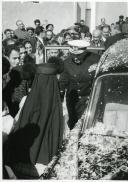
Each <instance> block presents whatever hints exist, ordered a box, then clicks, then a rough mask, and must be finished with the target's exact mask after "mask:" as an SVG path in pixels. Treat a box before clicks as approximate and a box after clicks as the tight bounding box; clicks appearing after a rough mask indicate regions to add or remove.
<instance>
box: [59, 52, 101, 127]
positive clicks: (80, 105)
mask: <svg viewBox="0 0 128 182" xmlns="http://www.w3.org/2000/svg"><path fill="white" fill-rule="evenodd" d="M99 58H100V57H99V55H97V54H94V53H90V52H88V53H87V54H85V55H84V58H83V60H82V63H81V64H80V65H76V64H75V63H74V62H73V61H72V59H73V57H72V55H70V56H69V58H68V59H67V60H65V61H64V72H63V73H62V74H61V75H60V95H61V98H62V100H63V97H64V93H65V90H66V89H67V93H66V100H67V109H68V113H69V122H68V124H69V127H70V129H72V128H73V127H74V124H75V123H76V122H77V121H78V119H79V118H80V117H81V115H82V114H83V112H84V110H85V108H86V101H87V98H88V96H89V95H90V91H91V87H92V81H93V78H94V73H95V71H92V72H89V68H90V66H91V65H94V64H95V65H96V63H98V61H99Z"/></svg>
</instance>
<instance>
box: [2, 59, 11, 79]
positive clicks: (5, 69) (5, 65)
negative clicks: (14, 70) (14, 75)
mask: <svg viewBox="0 0 128 182" xmlns="http://www.w3.org/2000/svg"><path fill="white" fill-rule="evenodd" d="M9 69H10V63H9V60H8V58H7V57H5V56H3V57H2V75H4V74H6V73H8V72H9Z"/></svg>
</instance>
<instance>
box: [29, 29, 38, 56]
mask: <svg viewBox="0 0 128 182" xmlns="http://www.w3.org/2000/svg"><path fill="white" fill-rule="evenodd" d="M26 30H27V32H28V40H29V41H30V42H31V44H32V52H33V53H35V52H36V42H37V39H36V37H35V34H34V28H33V27H27V28H26Z"/></svg>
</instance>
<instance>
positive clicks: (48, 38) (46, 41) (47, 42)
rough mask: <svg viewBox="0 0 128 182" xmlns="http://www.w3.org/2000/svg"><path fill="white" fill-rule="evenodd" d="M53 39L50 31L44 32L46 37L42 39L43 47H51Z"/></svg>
mask: <svg viewBox="0 0 128 182" xmlns="http://www.w3.org/2000/svg"><path fill="white" fill-rule="evenodd" d="M53 39H54V35H53V32H52V31H51V30H47V31H46V37H45V39H44V44H45V45H51V42H52V40H53Z"/></svg>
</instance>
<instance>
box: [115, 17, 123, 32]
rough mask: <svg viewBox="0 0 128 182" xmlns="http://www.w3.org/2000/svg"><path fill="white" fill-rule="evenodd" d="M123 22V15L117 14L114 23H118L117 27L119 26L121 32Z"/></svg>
mask: <svg viewBox="0 0 128 182" xmlns="http://www.w3.org/2000/svg"><path fill="white" fill-rule="evenodd" d="M124 23H125V21H124V16H123V15H120V16H119V21H117V22H116V24H118V25H119V28H120V31H121V32H122V26H123V24H124Z"/></svg>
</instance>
